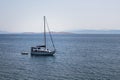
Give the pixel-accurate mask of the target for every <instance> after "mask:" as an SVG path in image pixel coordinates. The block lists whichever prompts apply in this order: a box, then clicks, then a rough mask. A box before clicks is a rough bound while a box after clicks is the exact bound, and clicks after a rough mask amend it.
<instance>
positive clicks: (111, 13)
mask: <svg viewBox="0 0 120 80" xmlns="http://www.w3.org/2000/svg"><path fill="white" fill-rule="evenodd" d="M44 15H45V16H46V17H47V21H48V23H49V26H50V29H51V30H52V31H71V30H81V29H120V0H0V30H4V31H12V32H40V31H42V29H43V16H44Z"/></svg>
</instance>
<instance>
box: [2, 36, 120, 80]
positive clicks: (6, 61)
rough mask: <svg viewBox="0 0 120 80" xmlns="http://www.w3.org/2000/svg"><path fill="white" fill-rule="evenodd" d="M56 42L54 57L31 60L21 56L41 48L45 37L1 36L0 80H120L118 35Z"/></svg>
mask: <svg viewBox="0 0 120 80" xmlns="http://www.w3.org/2000/svg"><path fill="white" fill-rule="evenodd" d="M53 38H54V42H55V46H56V49H57V52H56V54H55V55H54V56H49V57H48V56H31V55H21V52H29V53H30V47H31V46H36V45H39V44H42V41H43V39H42V35H39V34H32V35H30V34H0V80H120V35H119V34H68V35H64V34H61V35H60V34H56V35H53ZM48 41H49V39H48ZM48 44H49V43H48ZM49 47H50V48H51V49H52V47H51V46H49Z"/></svg>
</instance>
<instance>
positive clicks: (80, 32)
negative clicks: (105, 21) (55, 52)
mask: <svg viewBox="0 0 120 80" xmlns="http://www.w3.org/2000/svg"><path fill="white" fill-rule="evenodd" d="M41 33H43V32H40V33H38V32H7V31H0V34H41ZM51 33H52V34H120V30H76V31H62V32H54V31H52V32H51Z"/></svg>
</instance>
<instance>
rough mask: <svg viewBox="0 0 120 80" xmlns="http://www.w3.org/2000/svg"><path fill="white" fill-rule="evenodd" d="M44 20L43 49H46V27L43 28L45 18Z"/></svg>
mask: <svg viewBox="0 0 120 80" xmlns="http://www.w3.org/2000/svg"><path fill="white" fill-rule="evenodd" d="M43 18H44V45H45V49H46V28H45V27H46V26H45V16H44V17H43Z"/></svg>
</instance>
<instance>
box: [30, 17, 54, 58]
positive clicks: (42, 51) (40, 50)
mask: <svg viewBox="0 0 120 80" xmlns="http://www.w3.org/2000/svg"><path fill="white" fill-rule="evenodd" d="M43 18H44V44H43V45H39V46H36V47H31V55H40V56H52V55H54V54H55V52H56V49H55V45H54V42H53V38H52V35H51V32H50V29H49V26H47V28H48V31H49V36H50V39H51V42H52V45H53V50H49V49H48V48H47V45H46V41H47V40H46V17H45V16H44V17H43Z"/></svg>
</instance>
